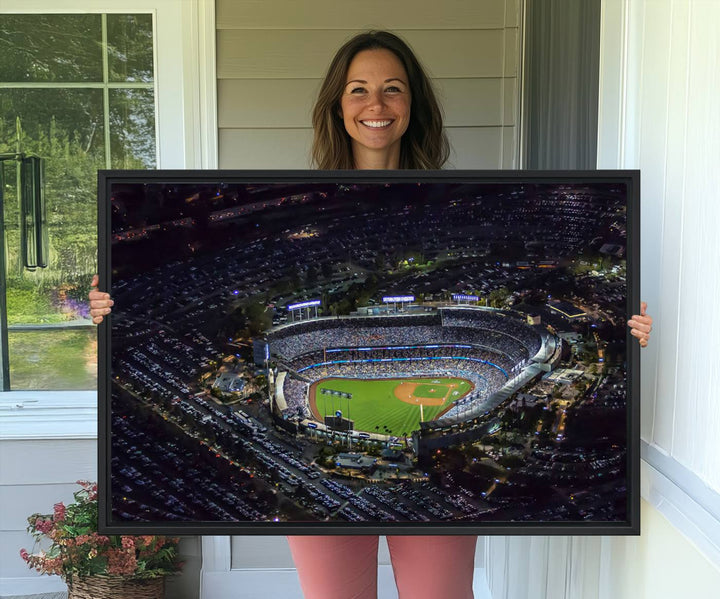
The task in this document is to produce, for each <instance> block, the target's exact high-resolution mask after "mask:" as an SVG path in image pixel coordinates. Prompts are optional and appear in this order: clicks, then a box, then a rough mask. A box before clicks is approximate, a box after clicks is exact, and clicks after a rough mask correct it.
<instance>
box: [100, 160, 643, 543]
mask: <svg viewBox="0 0 720 599" xmlns="http://www.w3.org/2000/svg"><path fill="white" fill-rule="evenodd" d="M639 185H640V181H639V173H638V172H637V171H571V172H558V171H338V172H319V171H284V172H278V171H253V172H251V171H101V172H100V175H99V202H100V204H99V208H100V210H99V237H100V280H101V286H100V289H101V290H105V291H108V292H109V293H111V295H112V297H113V300H114V302H115V304H114V307H113V310H112V314H111V315H110V316H108V317H107V318H106V319H105V321H104V322H103V323H102V325H101V326H100V332H99V345H100V377H99V379H100V389H99V401H100V405H99V448H100V462H99V472H100V496H99V500H100V513H99V518H100V527H101V530H102V531H103V532H106V533H128V534H133V533H166V534H205V533H207V534H235V533H239V534H275V533H277V534H363V533H368V534H378V533H381V534H525V535H527V534H573V535H576V534H638V533H639V394H638V390H639V372H638V367H639V348H638V344H637V343H636V342H634V338H633V337H631V336H630V334H629V331H628V329H627V326H626V321H627V319H628V316H629V315H630V314H632V313H635V312H637V311H638V309H639V294H638V288H639V200H640V193H639V192H640V188H639Z"/></svg>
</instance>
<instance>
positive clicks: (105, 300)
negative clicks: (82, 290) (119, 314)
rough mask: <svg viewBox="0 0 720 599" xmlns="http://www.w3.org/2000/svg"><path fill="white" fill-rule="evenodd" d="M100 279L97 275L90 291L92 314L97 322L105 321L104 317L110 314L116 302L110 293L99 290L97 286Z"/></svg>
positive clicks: (93, 319)
mask: <svg viewBox="0 0 720 599" xmlns="http://www.w3.org/2000/svg"><path fill="white" fill-rule="evenodd" d="M99 282H100V279H99V278H98V276H97V275H95V276H94V277H93V279H92V282H91V283H90V287H92V289H90V293H88V299H89V300H90V316H92V321H93V322H94V323H95V324H100V323H101V322H102V321H103V317H104V316H105V315H106V314H110V308H111V307H112V305H113V304H114V303H115V302H113V301H112V300H111V299H110V294H109V293H105V292H103V291H98V289H97V286H98V283H99Z"/></svg>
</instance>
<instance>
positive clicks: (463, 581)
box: [288, 535, 477, 599]
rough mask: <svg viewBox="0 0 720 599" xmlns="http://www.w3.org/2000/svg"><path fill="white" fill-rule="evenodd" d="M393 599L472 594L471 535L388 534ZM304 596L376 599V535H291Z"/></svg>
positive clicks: (457, 598)
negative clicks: (395, 592)
mask: <svg viewBox="0 0 720 599" xmlns="http://www.w3.org/2000/svg"><path fill="white" fill-rule="evenodd" d="M387 541H388V547H389V549H390V558H391V561H392V565H393V571H394V573H395V583H396V584H397V588H398V595H399V599H473V591H472V581H473V571H474V562H475V544H476V543H477V537H475V536H452V537H448V536H426V537H421V536H389V537H387ZM288 542H289V543H290V551H291V552H292V555H293V560H294V561H295V566H296V567H297V571H298V575H299V576H300V584H301V586H302V590H303V594H304V596H305V599H376V597H377V553H378V537H376V536H372V535H362V536H292V537H288Z"/></svg>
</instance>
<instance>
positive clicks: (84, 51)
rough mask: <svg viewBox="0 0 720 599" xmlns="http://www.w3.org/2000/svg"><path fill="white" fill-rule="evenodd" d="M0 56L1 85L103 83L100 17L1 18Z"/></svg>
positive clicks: (38, 16)
mask: <svg viewBox="0 0 720 599" xmlns="http://www.w3.org/2000/svg"><path fill="white" fill-rule="evenodd" d="M0 56H2V60H0V81H6V82H18V81H28V82H31V81H32V82H38V81H74V82H78V81H95V82H99V81H102V79H103V75H102V73H103V69H102V30H101V27H100V15H0Z"/></svg>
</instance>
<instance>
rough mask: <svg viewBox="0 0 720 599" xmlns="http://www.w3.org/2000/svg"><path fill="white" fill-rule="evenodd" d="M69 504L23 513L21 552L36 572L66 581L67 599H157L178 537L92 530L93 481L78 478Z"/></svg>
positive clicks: (173, 569)
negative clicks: (28, 544)
mask: <svg viewBox="0 0 720 599" xmlns="http://www.w3.org/2000/svg"><path fill="white" fill-rule="evenodd" d="M78 484H79V485H80V490H79V491H76V492H75V493H74V494H73V496H74V497H75V502H74V503H71V504H69V505H63V504H62V503H56V504H55V506H54V511H53V513H52V514H33V515H32V516H30V517H28V528H27V530H28V532H29V533H30V534H31V535H32V536H33V537H34V538H35V546H34V547H33V553H28V551H27V550H25V549H21V550H20V556H21V557H22V559H23V560H25V561H26V562H27V564H28V566H29V567H30V568H34V569H35V570H37V571H38V572H40V573H41V574H57V575H59V576H61V577H62V578H63V580H64V581H65V582H66V583H67V585H68V599H97V598H99V597H102V598H103V599H110V598H112V599H162V597H163V593H164V588H165V576H167V575H169V574H174V573H177V572H179V571H180V569H181V567H182V564H181V563H180V561H179V560H178V550H177V546H178V539H177V538H171V537H164V536H157V535H142V536H128V535H113V536H105V535H101V534H98V532H97V518H98V507H97V484H95V483H90V482H87V481H78Z"/></svg>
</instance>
